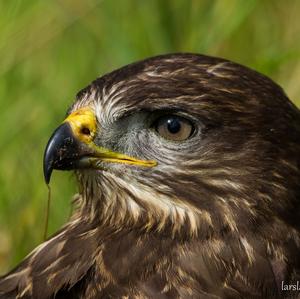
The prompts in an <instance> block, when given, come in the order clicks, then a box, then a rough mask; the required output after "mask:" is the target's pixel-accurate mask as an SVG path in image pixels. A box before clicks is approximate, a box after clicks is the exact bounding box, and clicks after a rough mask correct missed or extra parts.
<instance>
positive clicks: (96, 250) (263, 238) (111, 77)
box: [0, 54, 300, 299]
mask: <svg viewBox="0 0 300 299" xmlns="http://www.w3.org/2000/svg"><path fill="white" fill-rule="evenodd" d="M82 108H83V109H82ZM85 109H87V110H85ZM78 111H79V112H78ZM82 111H83V112H82ZM86 111H87V112H86ZM69 115H70V116H69V117H68V118H67V120H66V122H65V123H64V125H62V126H60V127H59V128H58V129H57V131H56V132H55V133H54V135H53V136H52V138H51V141H50V142H49V144H48V146H47V150H46V153H45V163H44V167H45V178H46V181H49V180H50V176H51V171H52V169H75V173H76V177H77V179H78V184H79V190H80V191H79V194H78V195H76V196H75V204H76V207H77V209H76V212H75V214H74V215H73V216H72V218H71V219H70V221H69V222H68V223H67V224H66V225H65V226H64V227H63V228H62V229H61V230H60V231H59V232H58V233H57V234H56V235H54V236H53V237H51V238H50V239H49V240H47V241H46V242H44V243H43V244H41V245H40V246H39V247H38V248H36V249H35V250H34V251H33V252H32V253H31V254H29V255H28V256H27V257H26V258H25V259H24V261H22V262H21V263H20V265H19V266H17V267H16V268H15V269H14V270H13V271H11V272H10V273H8V274H7V275H5V276H3V277H2V278H0V298H1V299H2V298H5V299H9V298H39V299H41V298H42V299H46V298H57V299H59V298H91V299H95V298H157V299H160V298H161V299H162V298H296V297H297V295H298V294H299V291H296V290H294V289H292V288H291V289H290V290H282V288H286V287H285V286H286V285H295V284H297V281H299V287H300V112H299V110H298V109H297V108H296V107H295V106H294V105H293V104H292V103H291V102H290V101H289V100H288V98H287V97H286V95H285V94H284V92H283V91H282V89H281V88H280V87H279V86H278V85H276V84H275V83H274V82H272V81H271V80H270V79H268V78H267V77H265V76H263V75H261V74H259V73H257V72H255V71H253V70H250V69H248V68H246V67H243V66H241V65H238V64H236V63H233V62H230V61H227V60H223V59H219V58H212V57H207V56H202V55H193V54H172V55H163V56H158V57H154V58H150V59H146V60H144V61H141V62H137V63H134V64H131V65H128V66H125V67H124V68H121V69H119V70H117V71H114V72H112V73H110V74H108V75H105V76H103V77H101V78H99V79H97V80H95V81H94V82H93V83H92V84H91V85H89V86H88V87H86V88H85V89H83V90H82V91H81V92H79V94H78V95H77V99H76V101H75V103H74V104H73V105H72V107H71V108H70V110H69ZM78 115H79V116H78ZM78 117H80V121H79V125H78V122H77V120H78V119H79V118H78ZM53 144H54V145H53ZM107 150H109V153H108V152H107ZM116 153H119V154H116ZM121 154H122V155H123V156H121ZM124 155H126V156H124Z"/></svg>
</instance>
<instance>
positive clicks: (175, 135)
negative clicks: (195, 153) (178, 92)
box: [154, 115, 194, 141]
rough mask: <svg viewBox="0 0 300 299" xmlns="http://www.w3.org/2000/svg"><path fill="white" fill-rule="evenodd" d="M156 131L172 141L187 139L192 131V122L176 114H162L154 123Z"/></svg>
mask: <svg viewBox="0 0 300 299" xmlns="http://www.w3.org/2000/svg"><path fill="white" fill-rule="evenodd" d="M154 128H155V130H156V132H157V133H158V134H159V135H160V136H162V137H164V138H166V139H168V140H174V141H183V140H186V139H188V138H189V137H190V136H191V135H192V133H193V129H194V128H193V125H192V123H191V122H190V121H189V120H187V119H185V118H183V117H181V116H178V115H164V116H162V117H160V118H159V119H157V120H156V121H155V123H154Z"/></svg>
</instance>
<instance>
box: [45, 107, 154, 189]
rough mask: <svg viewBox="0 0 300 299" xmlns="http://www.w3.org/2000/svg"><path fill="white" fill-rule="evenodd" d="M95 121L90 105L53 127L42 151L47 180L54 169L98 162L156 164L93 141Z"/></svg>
mask: <svg viewBox="0 0 300 299" xmlns="http://www.w3.org/2000/svg"><path fill="white" fill-rule="evenodd" d="M96 130H97V121H96V117H95V114H94V112H93V111H92V110H91V109H90V108H81V109H79V110H77V111H75V112H73V113H72V114H70V115H69V116H68V117H67V118H66V119H65V121H64V122H63V123H62V124H61V125H60V126H59V127H58V128H57V129H56V130H55V131H54V133H53V135H52V136H51V138H50V139H49V141H48V144H47V146H46V149H45V153H44V178H45V181H46V183H47V184H49V182H50V179H51V174H52V171H53V169H59V170H71V169H79V168H95V169H97V168H98V169H100V164H101V163H100V162H101V161H105V162H112V163H125V164H132V165H138V166H144V167H153V166H156V165H157V162H156V161H152V160H139V159H136V158H133V157H130V156H127V155H124V154H121V153H117V152H113V151H111V150H109V149H106V148H103V147H99V146H97V145H96V144H95V143H94V141H93V140H94V137H95V135H96Z"/></svg>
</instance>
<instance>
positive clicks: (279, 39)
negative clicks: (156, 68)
mask: <svg viewBox="0 0 300 299" xmlns="http://www.w3.org/2000/svg"><path fill="white" fill-rule="evenodd" d="M299 12H300V1H298V0H294V1H292V0H287V1H262V0H260V1H255V0H247V1H244V0H239V1H238V0H236V1H234V0H230V1H226V0H220V1H212V0H207V1H203V0H202V1H200V0H199V1H196V0H195V1H188V0H169V1H167V0H149V1H146V0H122V1H121V0H119V1H117V0H102V1H101V0H98V1H96V0H89V1H78V0H56V1H42V0H40V1H38V0H26V1H21V0H12V1H4V0H0V107H1V109H0V121H1V124H2V125H1V126H0V273H3V272H5V271H6V270H7V269H8V268H10V267H12V266H14V265H15V264H16V263H17V262H18V261H20V260H21V259H22V258H23V257H24V256H25V255H26V254H27V253H28V252H29V251H30V250H32V249H33V248H34V247H35V246H36V245H37V244H38V243H40V242H41V241H42V236H43V230H44V223H45V214H46V200H47V188H46V185H45V184H44V181H43V174H42V156H43V150H44V148H45V144H46V142H47V140H48V138H49V137H50V134H51V133H52V131H53V129H54V128H55V127H56V126H57V125H58V124H59V123H60V122H61V121H62V120H63V118H64V115H65V112H66V110H67V108H68V106H69V104H70V103H71V102H72V101H73V99H74V96H75V94H76V92H77V91H79V90H80V89H81V88H83V87H84V86H86V85H87V84H88V83H89V82H90V81H91V80H93V79H95V78H96V77H99V76H100V75H102V74H104V73H106V72H109V71H111V70H113V69H115V68H118V67H120V66H123V65H125V64H128V63H130V62H133V61H135V60H138V59H142V58H145V57H148V56H152V55H156V54H161V53H167V52H177V51H185V52H186V51H187V52H196V53H204V54H209V55H214V56H221V57H225V58H228V59H231V60H234V61H236V62H239V63H242V64H245V65H247V66H250V67H252V68H254V69H256V70H258V71H261V72H262V73H264V74H266V75H268V76H270V77H271V78H273V79H274V80H275V81H276V82H278V83H279V84H280V85H281V86H283V87H284V89H285V90H286V92H287V94H288V95H289V97H290V98H291V99H292V100H293V101H294V102H295V103H296V104H297V105H298V106H299V105H300V21H299ZM51 187H52V202H51V213H50V223H49V232H50V233H52V232H54V231H55V230H57V229H58V228H59V227H60V226H61V225H62V224H63V223H64V222H66V220H67V219H68V216H69V214H70V199H71V197H72V194H73V193H75V192H76V186H75V182H74V180H73V178H72V175H71V174H70V173H61V172H55V173H54V176H53V181H52V183H51Z"/></svg>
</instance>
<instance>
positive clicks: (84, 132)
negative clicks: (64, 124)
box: [81, 127, 91, 135]
mask: <svg viewBox="0 0 300 299" xmlns="http://www.w3.org/2000/svg"><path fill="white" fill-rule="evenodd" d="M81 133H82V134H84V135H91V131H90V129H89V128H87V127H83V128H81Z"/></svg>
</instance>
